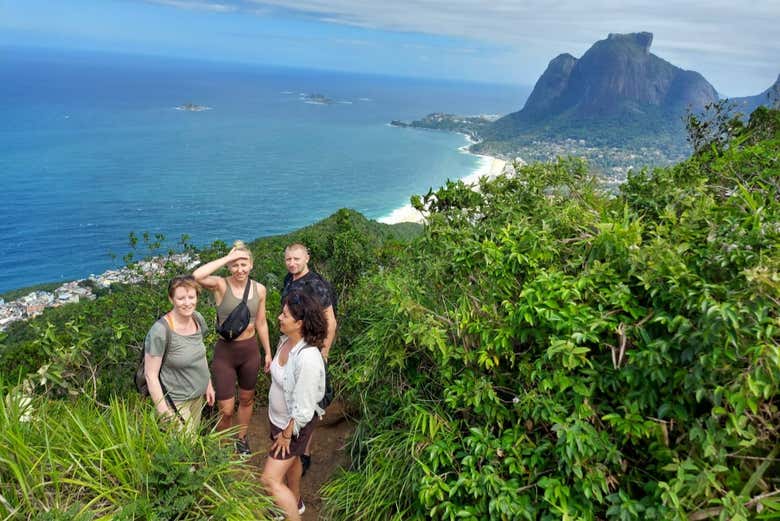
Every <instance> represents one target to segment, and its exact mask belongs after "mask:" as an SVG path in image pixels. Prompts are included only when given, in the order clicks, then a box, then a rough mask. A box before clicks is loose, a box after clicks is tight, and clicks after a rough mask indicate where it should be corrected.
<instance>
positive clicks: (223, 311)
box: [217, 279, 260, 324]
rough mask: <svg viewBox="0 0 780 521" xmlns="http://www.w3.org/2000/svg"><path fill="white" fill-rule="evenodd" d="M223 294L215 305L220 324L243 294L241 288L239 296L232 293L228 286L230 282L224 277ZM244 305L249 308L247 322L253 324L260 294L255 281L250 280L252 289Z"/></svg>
mask: <svg viewBox="0 0 780 521" xmlns="http://www.w3.org/2000/svg"><path fill="white" fill-rule="evenodd" d="M225 285H226V288H225V296H224V297H222V302H220V303H219V306H217V320H218V321H219V323H220V324H221V323H222V322H224V321H225V319H226V318H227V316H228V315H229V314H230V312H231V311H233V310H234V309H235V308H236V306H238V304H239V303H240V302H241V297H243V296H244V291H243V288H242V290H241V297H236V296H235V295H233V290H232V289H231V288H230V282H228V281H227V279H225ZM246 306H247V307H248V308H249V323H250V324H254V322H255V317H257V308H258V306H260V295H258V293H257V283H256V282H255V281H254V280H253V281H252V290H251V291H250V295H249V297H248V298H247V299H246Z"/></svg>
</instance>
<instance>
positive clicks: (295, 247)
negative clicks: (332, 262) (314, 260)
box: [284, 242, 309, 255]
mask: <svg viewBox="0 0 780 521" xmlns="http://www.w3.org/2000/svg"><path fill="white" fill-rule="evenodd" d="M292 250H303V252H304V253H305V254H306V255H309V248H307V247H306V246H305V245H303V244H301V243H300V242H294V243H292V244H290V245H289V246H287V247H286V248H285V249H284V252H285V253H287V252H288V251H292Z"/></svg>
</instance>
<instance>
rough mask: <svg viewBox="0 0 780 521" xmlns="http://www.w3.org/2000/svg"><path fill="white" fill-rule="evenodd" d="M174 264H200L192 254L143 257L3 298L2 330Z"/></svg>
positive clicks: (160, 272) (0, 308) (159, 272)
mask: <svg viewBox="0 0 780 521" xmlns="http://www.w3.org/2000/svg"><path fill="white" fill-rule="evenodd" d="M170 263H174V264H177V265H180V266H183V267H184V269H186V270H189V269H191V268H192V267H193V266H195V265H196V264H197V263H198V260H197V258H195V257H193V256H192V255H190V254H184V253H180V254H174V255H169V256H165V257H155V258H152V259H148V260H143V261H141V262H138V263H136V264H134V265H132V266H129V267H124V268H119V269H116V270H108V271H106V272H104V273H101V274H100V275H90V276H89V277H87V278H86V279H79V280H73V281H70V282H66V283H64V284H62V285H61V286H59V287H57V288H56V289H55V290H53V291H32V292H30V293H28V294H27V295H24V296H23V297H19V298H18V299H15V300H11V301H9V302H6V301H5V300H3V299H0V331H5V330H6V329H7V328H8V326H9V325H10V324H12V323H13V322H16V321H19V320H28V319H30V318H33V317H36V316H38V315H40V314H41V313H43V310H44V309H45V308H51V307H58V306H62V305H65V304H72V303H77V302H80V301H81V300H93V299H95V293H94V292H93V291H92V288H93V287H96V288H108V287H109V286H111V285H112V284H135V283H138V282H142V281H144V280H148V279H149V278H150V277H155V276H159V275H163V274H164V273H165V269H166V266H167V265H169V264H170Z"/></svg>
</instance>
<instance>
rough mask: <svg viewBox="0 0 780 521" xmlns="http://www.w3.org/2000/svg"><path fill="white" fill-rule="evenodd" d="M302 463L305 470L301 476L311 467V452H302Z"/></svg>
mask: <svg viewBox="0 0 780 521" xmlns="http://www.w3.org/2000/svg"><path fill="white" fill-rule="evenodd" d="M301 465H302V466H303V472H301V477H303V476H305V475H306V471H307V470H309V467H311V454H301Z"/></svg>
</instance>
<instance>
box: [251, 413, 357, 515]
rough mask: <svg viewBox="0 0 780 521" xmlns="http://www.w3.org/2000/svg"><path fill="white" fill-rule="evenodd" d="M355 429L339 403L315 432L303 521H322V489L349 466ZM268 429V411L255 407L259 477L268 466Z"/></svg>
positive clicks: (255, 460)
mask: <svg viewBox="0 0 780 521" xmlns="http://www.w3.org/2000/svg"><path fill="white" fill-rule="evenodd" d="M354 430H355V426H354V424H352V423H351V422H349V421H348V420H347V418H346V417H345V415H344V411H343V407H342V404H341V402H340V401H338V400H337V401H335V402H333V403H332V404H331V405H330V407H328V409H327V411H326V412H325V416H324V417H323V418H322V420H321V421H319V423H318V424H317V428H316V429H315V430H314V439H313V441H312V447H311V453H312V456H311V467H310V468H309V470H308V472H306V475H305V476H304V477H303V479H302V480H301V495H302V496H303V502H304V503H305V504H306V512H305V513H304V514H303V516H302V517H303V519H304V521H314V520H316V519H319V517H320V510H321V509H322V500H321V499H320V495H319V489H320V487H321V486H322V485H323V483H325V482H326V481H328V480H329V479H330V478H331V476H333V474H334V473H335V472H336V470H338V469H339V468H348V467H349V462H350V460H349V452H348V450H347V448H346V444H347V439H348V438H349V436H350V435H351V434H352V432H353V431H354ZM268 432H269V429H268V408H267V407H265V406H263V407H256V408H255V411H254V414H252V420H251V421H250V423H249V443H250V447H251V449H252V452H253V455H252V458H251V459H250V460H249V462H250V463H251V464H252V465H254V466H256V467H257V477H258V479H260V473H261V472H262V470H263V465H265V459H266V458H267V457H268V456H267V455H268V449H269V448H270V447H271V441H270V438H269V434H268Z"/></svg>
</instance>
